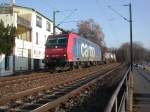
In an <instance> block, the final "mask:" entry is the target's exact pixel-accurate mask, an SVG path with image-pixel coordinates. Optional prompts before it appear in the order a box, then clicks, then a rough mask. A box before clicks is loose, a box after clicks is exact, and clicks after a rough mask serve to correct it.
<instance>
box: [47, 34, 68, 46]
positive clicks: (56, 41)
mask: <svg viewBox="0 0 150 112" xmlns="http://www.w3.org/2000/svg"><path fill="white" fill-rule="evenodd" d="M66 46H67V38H66V37H55V38H48V39H47V42H46V48H57V47H66Z"/></svg>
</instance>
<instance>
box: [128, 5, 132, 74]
mask: <svg viewBox="0 0 150 112" xmlns="http://www.w3.org/2000/svg"><path fill="white" fill-rule="evenodd" d="M129 13H130V20H129V22H130V64H131V71H132V70H133V47H132V7H131V3H129Z"/></svg>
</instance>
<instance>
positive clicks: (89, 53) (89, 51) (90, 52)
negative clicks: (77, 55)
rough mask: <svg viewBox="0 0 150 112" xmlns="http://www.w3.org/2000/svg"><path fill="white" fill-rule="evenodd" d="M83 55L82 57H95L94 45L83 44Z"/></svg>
mask: <svg viewBox="0 0 150 112" xmlns="http://www.w3.org/2000/svg"><path fill="white" fill-rule="evenodd" d="M81 55H82V57H85V58H88V57H92V58H94V57H95V49H94V47H92V46H88V45H87V44H85V43H82V44H81Z"/></svg>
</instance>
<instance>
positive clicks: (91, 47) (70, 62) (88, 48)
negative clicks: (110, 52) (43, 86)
mask: <svg viewBox="0 0 150 112" xmlns="http://www.w3.org/2000/svg"><path fill="white" fill-rule="evenodd" d="M101 61H102V55H101V49H100V47H99V46H98V45H97V44H95V43H93V42H91V41H89V40H87V39H85V38H83V37H80V36H79V35H77V34H73V33H68V34H61V35H55V36H49V37H48V39H47V42H46V45H45V61H44V62H45V64H46V65H47V66H48V67H50V68H54V67H69V68H73V67H86V66H91V65H95V64H98V63H100V62H101Z"/></svg>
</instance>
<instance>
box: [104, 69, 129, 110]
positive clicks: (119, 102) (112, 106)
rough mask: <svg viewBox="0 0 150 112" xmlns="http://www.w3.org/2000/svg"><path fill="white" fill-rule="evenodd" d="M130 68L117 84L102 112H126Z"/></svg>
mask: <svg viewBox="0 0 150 112" xmlns="http://www.w3.org/2000/svg"><path fill="white" fill-rule="evenodd" d="M129 73H130V67H129V68H128V70H127V71H126V73H125V75H124V77H123V79H122V80H121V82H120V83H119V84H118V86H117V88H116V90H115V91H114V93H113V95H112V96H111V98H110V100H109V103H108V105H107V106H106V108H105V111H104V112H126V110H127V101H128V89H129V88H128V86H129V85H128V79H129Z"/></svg>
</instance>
